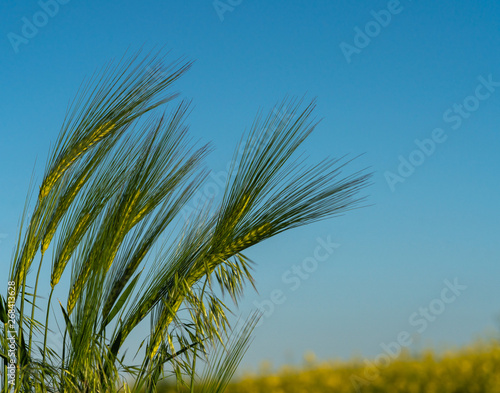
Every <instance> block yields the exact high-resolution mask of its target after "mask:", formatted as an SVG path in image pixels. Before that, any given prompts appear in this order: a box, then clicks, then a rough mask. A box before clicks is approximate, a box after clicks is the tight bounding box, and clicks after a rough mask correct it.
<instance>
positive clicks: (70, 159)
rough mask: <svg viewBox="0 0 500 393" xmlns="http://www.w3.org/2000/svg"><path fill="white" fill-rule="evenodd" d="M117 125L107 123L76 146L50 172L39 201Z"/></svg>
mask: <svg viewBox="0 0 500 393" xmlns="http://www.w3.org/2000/svg"><path fill="white" fill-rule="evenodd" d="M114 128H115V125H114V124H112V125H109V123H106V124H104V125H102V126H100V127H99V128H97V129H96V130H95V131H94V132H93V133H91V134H90V135H89V136H88V137H87V138H84V139H83V140H82V141H81V142H79V143H77V144H76V145H74V146H73V147H72V148H71V149H70V150H69V151H68V152H67V153H66V154H65V155H64V156H63V158H62V159H61V160H60V161H59V163H58V164H57V166H56V167H55V168H54V169H52V170H51V171H50V173H49V174H48V175H47V177H46V178H45V180H44V181H43V183H42V186H41V187H40V194H39V196H38V199H39V200H40V201H41V200H42V199H43V198H45V197H46V196H47V195H49V193H50V191H51V190H52V188H53V187H54V185H55V184H56V182H57V181H58V180H59V179H60V178H61V176H62V175H63V174H64V173H65V172H66V171H67V170H68V169H69V167H71V165H73V164H74V163H75V161H76V160H77V159H78V158H79V157H80V156H81V155H82V154H83V153H85V152H86V151H87V150H88V149H90V148H91V147H92V146H93V145H95V144H96V143H98V142H99V141H101V140H102V139H103V138H105V137H106V136H107V135H109V134H110V133H111V131H113V129H114Z"/></svg>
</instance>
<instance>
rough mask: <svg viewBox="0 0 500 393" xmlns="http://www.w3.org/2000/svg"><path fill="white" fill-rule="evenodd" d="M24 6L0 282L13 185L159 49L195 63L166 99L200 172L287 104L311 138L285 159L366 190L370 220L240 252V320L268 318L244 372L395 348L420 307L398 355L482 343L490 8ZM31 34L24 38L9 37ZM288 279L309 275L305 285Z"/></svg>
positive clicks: (496, 93) (491, 249) (2, 206)
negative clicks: (73, 107) (85, 92)
mask: <svg viewBox="0 0 500 393" xmlns="http://www.w3.org/2000/svg"><path fill="white" fill-rule="evenodd" d="M46 3H47V4H49V3H51V1H48V2H46ZM43 4H45V3H44V2H43V1H42V2H36V1H27V2H16V3H14V2H11V1H4V2H2V3H1V5H0V26H1V31H0V56H1V57H0V62H1V66H2V68H1V69H2V72H1V73H0V86H1V94H0V118H1V119H2V122H1V124H0V130H1V131H0V132H1V144H0V167H1V168H2V170H1V172H0V181H1V184H2V187H1V191H0V217H1V221H0V241H1V243H0V258H1V261H2V262H1V263H2V266H5V267H6V266H8V264H9V262H10V256H11V251H12V248H13V246H14V242H15V238H16V233H17V232H16V228H17V225H18V221H19V218H20V215H21V212H22V208H23V206H24V201H25V196H26V192H27V189H28V184H29V180H30V178H31V175H32V173H33V171H35V175H36V177H35V179H36V181H38V182H39V181H40V180H41V175H42V174H43V169H44V164H45V160H46V157H47V153H48V151H49V148H50V146H51V143H54V141H55V139H56V137H57V134H58V132H59V128H60V126H61V124H62V121H63V119H64V114H65V111H66V107H67V104H68V102H69V100H70V99H72V98H73V97H74V95H75V93H76V91H77V89H78V87H79V85H80V83H81V81H82V80H83V78H84V77H88V76H90V75H91V74H92V73H93V71H94V70H96V69H97V68H99V67H101V66H102V65H103V64H105V63H106V62H108V61H109V60H110V59H112V58H120V57H121V56H122V55H123V54H124V52H125V51H126V50H132V51H134V50H137V49H139V48H140V47H141V46H144V47H145V48H146V49H147V50H149V49H154V48H158V47H165V48H166V49H170V50H171V55H170V58H171V59H172V60H174V59H175V58H177V57H179V56H187V57H188V58H190V59H194V60H196V63H195V64H194V66H193V68H192V70H191V71H190V72H189V73H188V74H187V75H185V77H184V78H183V79H181V80H180V81H179V82H178V84H177V88H178V90H180V91H181V92H182V94H183V95H184V96H185V97H188V98H192V99H193V104H194V107H193V113H192V115H191V117H190V125H191V128H190V133H191V135H193V137H194V138H195V139H200V140H201V141H210V140H211V141H213V143H214V146H215V147H216V152H215V154H213V155H212V156H211V157H210V158H209V160H208V165H209V167H210V168H212V169H213V170H214V171H216V172H218V171H221V170H223V169H224V168H225V166H226V164H227V162H229V160H230V159H231V156H232V152H233V148H234V146H235V145H236V143H237V142H238V140H239V138H240V136H241V134H242V133H243V132H244V131H245V130H246V129H248V128H249V127H250V125H251V123H252V120H253V118H254V116H255V114H256V113H257V111H258V110H259V109H264V110H266V111H267V110H269V109H270V108H272V106H273V105H274V104H275V103H277V102H279V101H281V100H282V99H283V98H284V97H286V96H297V97H302V96H305V97H306V99H307V100H309V99H312V98H314V97H316V98H317V100H318V101H317V102H318V106H317V110H316V114H317V116H318V117H319V118H322V119H323V120H322V122H321V123H320V125H319V126H318V128H317V130H316V132H315V133H314V134H313V135H312V136H311V138H310V139H309V140H308V141H307V142H306V143H305V144H304V151H305V152H306V154H307V155H309V159H310V161H311V162H318V161H319V160H321V159H323V158H325V157H327V156H331V157H338V156H342V155H344V154H346V153H349V154H352V155H358V154H360V153H365V154H364V155H363V156H362V157H361V158H360V159H359V160H358V161H357V162H355V163H354V164H353V165H352V167H351V168H352V170H355V169H358V168H361V167H366V166H370V167H371V168H372V170H373V171H374V172H375V176H374V185H373V186H372V187H370V189H369V191H368V192H369V194H370V199H369V202H370V203H371V204H372V206H370V207H367V208H364V209H360V210H357V211H353V212H351V213H349V214H346V215H345V216H343V217H339V218H336V219H331V220H327V221H324V222H321V223H317V224H314V225H311V226H309V227H305V228H300V229H296V230H293V231H290V232H288V233H285V234H282V235H280V236H278V237H276V238H274V239H271V240H269V241H267V242H265V243H263V244H261V245H259V246H257V247H255V248H254V249H251V250H250V251H249V252H248V254H249V256H251V257H252V258H254V259H255V261H256V262H258V265H257V267H256V271H255V278H256V281H257V288H258V290H259V293H258V294H256V293H255V292H252V290H251V289H250V288H249V290H248V292H247V297H245V299H244V300H243V301H242V303H241V312H246V311H248V310H251V309H252V308H253V307H254V305H255V304H256V303H258V304H264V303H265V302H267V301H269V299H271V297H272V295H271V293H272V292H273V291H275V292H274V295H275V296H274V300H275V301H276V304H275V305H274V311H273V312H272V313H270V312H269V313H268V317H265V318H264V322H263V324H262V325H261V326H260V327H259V328H258V329H257V330H256V338H255V341H254V343H253V345H252V347H251V348H250V350H249V352H248V354H247V356H246V358H245V360H244V362H243V363H244V365H245V366H246V367H256V365H258V364H259V362H260V361H261V360H263V359H269V360H271V361H273V362H274V364H282V363H284V362H300V361H301V358H302V355H303V353H304V352H305V351H308V350H310V351H314V352H315V353H316V354H317V355H318V357H320V358H332V357H342V358H348V357H350V356H353V355H359V356H370V357H373V356H377V355H378V354H380V353H382V352H383V349H382V347H383V346H382V345H381V344H383V343H389V342H392V341H395V340H397V337H398V335H399V334H400V333H401V332H405V331H407V332H409V333H411V334H412V335H413V334H414V333H416V332H417V330H418V328H419V327H422V326H423V325H422V324H416V323H413V324H412V323H411V322H410V319H411V316H412V315H413V314H414V313H417V314H418V315H419V317H418V318H422V317H421V316H420V313H421V309H422V308H426V307H427V308H428V307H430V306H431V305H432V307H433V310H434V311H436V315H431V316H432V317H433V318H428V319H427V321H428V323H427V326H426V327H425V329H423V331H422V332H420V334H419V336H418V337H417V336H416V335H414V336H412V337H413V342H412V344H411V345H409V346H408V348H409V349H410V350H414V351H417V350H419V349H422V348H424V347H427V346H430V345H432V346H435V347H436V348H443V347H448V346H456V345H462V344H464V343H468V342H470V341H472V340H474V339H476V338H477V337H479V336H484V335H485V334H489V332H492V331H495V329H496V326H497V324H496V320H495V318H496V316H497V315H498V314H500V300H498V299H500V296H499V295H500V286H499V285H498V283H499V279H498V277H499V276H500V263H499V262H500V251H499V249H498V245H497V244H498V240H497V239H498V236H499V235H500V228H499V222H500V210H499V208H498V200H499V196H500V187H499V185H498V181H497V180H495V179H497V178H498V173H499V170H500V161H499V160H498V155H497V154H498V151H499V149H500V138H499V131H498V125H499V120H500V118H499V115H498V114H499V110H498V109H499V105H500V68H499V65H500V52H499V51H498V50H497V49H498V46H499V44H500V29H499V27H500V26H499V24H500V22H499V21H500V3H498V2H496V1H483V2H480V3H477V2H473V1H440V2H434V1H430V0H425V1H424V0H422V1H415V0H414V1H409V0H401V1H400V2H397V1H394V0H391V1H389V2H387V1H375V0H372V1H364V2H353V1H336V2H332V1H319V0H318V1H312V2H303V1H298V0H288V1H274V2H269V1H262V0H254V1H246V0H242V1H240V0H231V1H230V0H221V1H219V2H216V3H214V2H213V1H212V0H192V1H190V2H180V1H174V2H164V1H159V0H154V1H153V0H145V1H141V2H139V1H130V0H125V1H108V2H98V1H95V0H89V1H85V2H83V1H77V0H70V1H68V0H65V1H62V0H61V1H60V2H59V3H57V4H58V6H57V7H52V8H50V9H49V10H50V12H51V13H52V16H50V15H47V12H48V11H44V8H45V6H43ZM214 4H215V5H214ZM231 4H232V5H231ZM216 8H217V9H216ZM221 10H226V11H221ZM33 20H35V22H36V23H38V24H39V26H40V27H38V28H37V31H29V28H27V27H24V26H25V24H26V21H28V23H32V22H33ZM35 27H36V26H35ZM360 32H361V33H360ZM26 33H28V34H26ZM356 45H357V46H356ZM345 48H350V50H349V51H346V49H345ZM436 129H438V130H437V131H435V130H436ZM433 136H434V139H433ZM415 140H418V141H420V142H422V143H424V145H425V146H427V147H423V148H422V147H419V146H418V143H417V142H415ZM429 141H432V142H429ZM426 149H427V151H423V150H426ZM328 237H329V238H330V240H331V242H332V243H335V244H336V245H337V246H336V248H333V247H332V248H331V253H327V255H328V258H326V260H324V261H319V260H318V259H317V257H316V256H315V251H316V249H317V247H318V245H321V242H319V243H318V240H317V239H318V238H321V239H323V240H325V239H328ZM325 241H326V240H325ZM316 255H319V254H317V253H316ZM321 255H325V254H321ZM311 259H316V262H317V264H316V265H314V263H313V262H312V261H311ZM307 261H308V262H307ZM294 266H295V267H299V268H301V267H302V269H304V267H305V268H307V269H309V270H310V273H307V278H305V277H306V273H304V270H302V272H301V273H300V274H299V273H294V271H295V272H297V268H295V269H294ZM291 277H295V279H292V278H291ZM297 279H299V282H298V283H297ZM455 279H456V280H458V281H457V282H458V283H459V286H466V287H467V288H466V289H463V290H460V291H458V292H459V296H455V299H454V300H453V301H450V302H449V303H445V302H444V301H443V300H440V299H441V297H442V293H443V291H444V290H445V288H447V285H446V284H445V280H448V284H451V285H452V286H453V285H454V284H453V282H454V280H455ZM4 281H6V280H4ZM297 285H298V286H297ZM5 286H6V283H5V282H2V283H1V284H0V289H1V288H4V287H5ZM292 288H295V289H292ZM455 290H457V289H456V285H455ZM2 291H3V289H2ZM276 291H278V292H276ZM450 291H451V290H450ZM450 291H448V292H447V295H446V296H445V299H451V297H450V296H451V295H450V294H451V293H453V292H450ZM266 304H269V303H266ZM442 305H444V307H445V308H444V309H442V307H441V306H442ZM430 319H432V320H430ZM413 321H414V322H415V319H413Z"/></svg>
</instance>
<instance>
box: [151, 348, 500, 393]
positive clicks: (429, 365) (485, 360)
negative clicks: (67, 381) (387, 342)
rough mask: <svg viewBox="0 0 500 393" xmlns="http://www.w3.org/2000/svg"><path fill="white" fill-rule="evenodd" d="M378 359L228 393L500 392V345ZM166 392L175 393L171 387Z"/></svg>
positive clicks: (290, 373) (272, 376) (266, 380)
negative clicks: (391, 359) (384, 361)
mask: <svg viewBox="0 0 500 393" xmlns="http://www.w3.org/2000/svg"><path fill="white" fill-rule="evenodd" d="M376 364H378V363H377V362H375V361H374V360H368V359H367V360H363V359H358V360H352V361H349V362H325V363H315V362H314V361H312V360H311V359H310V360H309V361H308V362H307V364H305V365H304V366H303V367H302V368H292V367H284V368H282V369H280V370H279V371H277V372H274V373H273V372H266V371H263V372H262V373H261V374H260V375H246V376H244V377H243V378H240V379H239V380H238V381H237V382H235V383H233V384H232V385H230V387H229V388H228V390H227V391H226V392H227V393H264V392H265V393H306V392H307V393H309V392H320V393H321V392H325V393H326V392H332V393H336V392H337V393H344V392H345V393H352V392H366V393H372V392H373V393H375V392H377V393H381V392H394V393H398V392H405V393H420V392H426V393H433V392H436V393H451V392H453V393H459V392H464V393H465V392H467V393H474V392H488V393H496V392H500V343H498V342H494V343H490V344H487V345H486V344H477V345H474V346H471V347H467V348H463V349H461V350H457V351H454V352H447V353H444V354H442V355H440V356H437V355H436V354H435V353H433V352H432V351H427V352H425V353H423V354H421V355H419V356H410V355H409V354H408V353H403V354H402V355H400V356H399V358H397V359H396V360H394V361H392V362H391V363H390V364H388V365H385V364H382V363H381V364H379V365H378V367H377V366H376ZM160 391H161V392H164V393H167V392H175V391H176V390H175V389H173V388H170V389H168V388H165V389H163V390H160Z"/></svg>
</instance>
